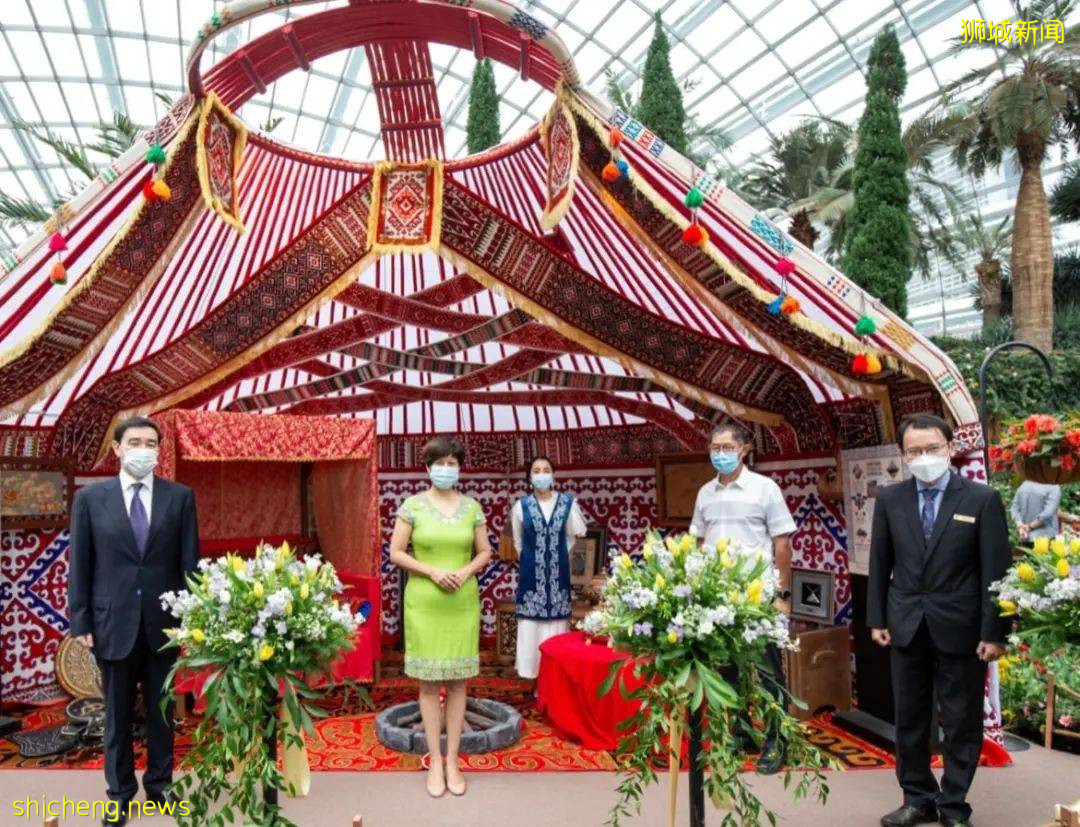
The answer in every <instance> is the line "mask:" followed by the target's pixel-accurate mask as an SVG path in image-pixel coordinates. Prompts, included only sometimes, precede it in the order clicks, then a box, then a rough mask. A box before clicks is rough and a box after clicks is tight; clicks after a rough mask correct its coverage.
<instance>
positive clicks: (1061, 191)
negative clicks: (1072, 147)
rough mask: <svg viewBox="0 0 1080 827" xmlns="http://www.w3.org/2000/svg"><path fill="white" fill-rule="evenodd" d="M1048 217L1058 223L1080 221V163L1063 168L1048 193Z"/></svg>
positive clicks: (1076, 162) (1073, 163) (1075, 162)
mask: <svg viewBox="0 0 1080 827" xmlns="http://www.w3.org/2000/svg"><path fill="white" fill-rule="evenodd" d="M1050 215H1052V216H1054V218H1056V219H1057V220H1058V221H1080V162H1078V161H1073V162H1072V163H1071V164H1069V165H1068V166H1067V167H1065V170H1064V171H1063V172H1062V174H1061V180H1060V181H1058V182H1057V185H1056V186H1055V187H1054V190H1053V192H1051V193H1050Z"/></svg>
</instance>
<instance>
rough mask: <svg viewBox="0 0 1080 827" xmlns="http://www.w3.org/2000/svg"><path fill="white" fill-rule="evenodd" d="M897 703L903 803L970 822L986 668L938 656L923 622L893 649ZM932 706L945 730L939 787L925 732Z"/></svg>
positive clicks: (970, 659)
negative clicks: (905, 642) (903, 643)
mask: <svg viewBox="0 0 1080 827" xmlns="http://www.w3.org/2000/svg"><path fill="white" fill-rule="evenodd" d="M891 657H892V680H893V695H894V696H895V698H896V776H897V778H898V779H899V780H900V787H901V789H903V791H904V803H905V804H907V805H910V806H912V807H919V808H921V809H929V808H930V806H931V805H936V806H937V808H938V810H939V811H940V812H941V814H942V815H944V816H948V817H949V818H951V819H953V820H954V821H965V820H967V819H969V818H970V817H971V807H970V806H968V803H967V800H966V799H967V792H968V788H969V787H970V786H971V781H972V779H973V778H974V777H975V768H976V767H977V766H978V764H979V753H980V752H981V751H982V741H983V691H984V687H985V684H986V664H985V663H983V662H982V661H981V660H979V658H978V657H977V656H976V654H975V652H971V653H970V654H955V653H952V652H942V651H941V650H940V649H939V648H938V647H937V646H935V645H934V641H933V639H932V638H931V637H930V631H929V629H928V628H927V625H926V621H925V620H924V621H923V622H922V624H921V625H920V626H919V630H918V631H917V632H916V633H915V637H914V638H912V640H911V643H910V644H908V645H907V646H893V647H892V655H891ZM935 690H936V696H937V702H938V704H939V705H940V707H941V723H942V729H943V730H944V738H943V739H942V758H943V759H944V764H945V774H944V776H943V777H942V779H941V786H940V787H939V786H938V782H937V779H936V778H935V777H934V774H933V773H932V772H931V771H930V732H931V727H933V726H934V724H935V719H936V717H937V716H936V706H935V704H934V697H935Z"/></svg>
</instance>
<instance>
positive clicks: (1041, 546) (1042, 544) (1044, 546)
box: [1032, 537, 1050, 554]
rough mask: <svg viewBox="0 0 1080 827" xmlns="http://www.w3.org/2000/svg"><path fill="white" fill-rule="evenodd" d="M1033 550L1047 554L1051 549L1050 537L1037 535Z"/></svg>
mask: <svg viewBox="0 0 1080 827" xmlns="http://www.w3.org/2000/svg"><path fill="white" fill-rule="evenodd" d="M1032 550H1033V551H1034V552H1035V553H1036V554H1046V552H1048V551H1049V550H1050V538H1049V537H1036V538H1035V543H1034V545H1033V547H1032Z"/></svg>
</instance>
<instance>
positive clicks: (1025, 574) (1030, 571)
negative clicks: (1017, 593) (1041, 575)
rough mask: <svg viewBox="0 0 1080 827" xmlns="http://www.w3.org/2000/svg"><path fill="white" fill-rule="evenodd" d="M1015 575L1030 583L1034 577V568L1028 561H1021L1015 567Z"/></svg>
mask: <svg viewBox="0 0 1080 827" xmlns="http://www.w3.org/2000/svg"><path fill="white" fill-rule="evenodd" d="M1016 576H1017V577H1019V578H1020V579H1021V580H1023V581H1025V582H1028V583H1030V582H1031V581H1032V580H1034V579H1035V569H1034V568H1032V566H1031V564H1030V563H1021V564H1020V565H1019V566H1017V567H1016Z"/></svg>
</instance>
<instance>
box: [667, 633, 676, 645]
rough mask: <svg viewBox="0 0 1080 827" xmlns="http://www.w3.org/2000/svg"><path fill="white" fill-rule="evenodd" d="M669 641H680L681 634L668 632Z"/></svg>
mask: <svg viewBox="0 0 1080 827" xmlns="http://www.w3.org/2000/svg"><path fill="white" fill-rule="evenodd" d="M667 642H668V643H678V642H679V636H678V635H677V634H675V633H674V632H668V633H667Z"/></svg>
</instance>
